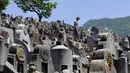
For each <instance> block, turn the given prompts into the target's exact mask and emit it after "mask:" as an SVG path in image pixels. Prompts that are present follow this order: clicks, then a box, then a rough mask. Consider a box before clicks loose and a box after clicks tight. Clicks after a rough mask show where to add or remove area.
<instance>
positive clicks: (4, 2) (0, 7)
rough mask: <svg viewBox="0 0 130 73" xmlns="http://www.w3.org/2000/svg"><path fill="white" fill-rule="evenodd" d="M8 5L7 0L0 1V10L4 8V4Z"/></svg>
mask: <svg viewBox="0 0 130 73" xmlns="http://www.w3.org/2000/svg"><path fill="white" fill-rule="evenodd" d="M8 5H9V0H4V1H0V12H2V11H3V10H5V9H6V6H8Z"/></svg>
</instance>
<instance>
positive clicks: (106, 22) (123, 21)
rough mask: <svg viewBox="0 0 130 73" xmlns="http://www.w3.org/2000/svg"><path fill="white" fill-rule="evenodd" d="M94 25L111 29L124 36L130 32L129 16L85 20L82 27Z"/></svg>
mask: <svg viewBox="0 0 130 73" xmlns="http://www.w3.org/2000/svg"><path fill="white" fill-rule="evenodd" d="M91 26H95V27H97V28H99V29H104V28H105V27H107V28H109V29H112V31H113V32H115V33H118V34H120V35H121V36H125V35H127V34H130V16H128V17H123V18H115V19H110V18H103V19H93V20H89V21H87V22H86V23H85V24H84V25H83V26H82V27H83V28H88V27H91Z"/></svg>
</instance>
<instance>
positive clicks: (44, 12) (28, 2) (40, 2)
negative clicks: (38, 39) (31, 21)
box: [14, 0, 57, 21]
mask: <svg viewBox="0 0 130 73" xmlns="http://www.w3.org/2000/svg"><path fill="white" fill-rule="evenodd" d="M14 2H15V3H16V4H17V6H18V7H19V8H21V9H22V10H23V11H24V12H27V11H30V12H35V13H36V14H37V15H38V17H39V21H41V20H42V18H43V17H45V18H49V17H50V16H51V14H52V9H55V8H56V5H57V3H51V2H47V1H45V0H14Z"/></svg>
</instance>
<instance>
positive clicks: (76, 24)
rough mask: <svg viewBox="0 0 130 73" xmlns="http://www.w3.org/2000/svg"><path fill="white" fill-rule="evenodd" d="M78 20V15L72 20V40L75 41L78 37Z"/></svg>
mask: <svg viewBox="0 0 130 73" xmlns="http://www.w3.org/2000/svg"><path fill="white" fill-rule="evenodd" d="M79 20H80V18H79V17H77V18H76V20H75V21H74V40H75V41H77V40H78V39H79V32H78V21H79Z"/></svg>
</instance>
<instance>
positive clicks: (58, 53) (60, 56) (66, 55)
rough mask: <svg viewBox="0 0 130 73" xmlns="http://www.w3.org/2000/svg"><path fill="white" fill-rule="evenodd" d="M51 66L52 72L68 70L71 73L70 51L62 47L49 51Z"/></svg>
mask: <svg viewBox="0 0 130 73" xmlns="http://www.w3.org/2000/svg"><path fill="white" fill-rule="evenodd" d="M51 58H52V64H53V66H54V71H58V72H59V73H62V71H63V70H65V69H68V70H69V72H70V73H71V72H72V51H71V50H70V49H69V48H67V47H65V46H63V45H57V46H55V47H53V48H52V49H51Z"/></svg>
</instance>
